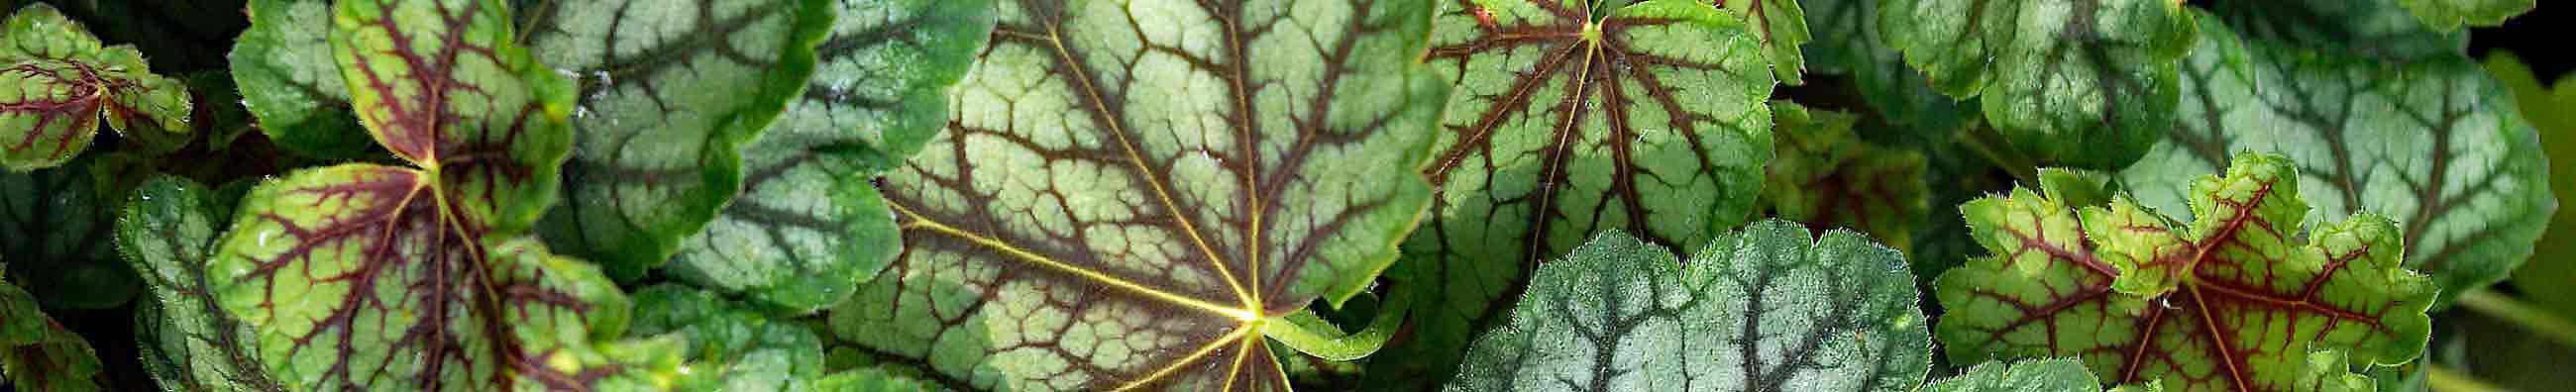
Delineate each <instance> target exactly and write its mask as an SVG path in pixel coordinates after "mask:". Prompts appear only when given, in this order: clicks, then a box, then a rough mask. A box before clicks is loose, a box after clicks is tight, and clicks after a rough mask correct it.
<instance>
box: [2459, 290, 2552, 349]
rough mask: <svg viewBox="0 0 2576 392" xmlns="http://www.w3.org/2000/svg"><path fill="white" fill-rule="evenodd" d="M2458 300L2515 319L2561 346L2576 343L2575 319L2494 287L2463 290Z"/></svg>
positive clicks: (2489, 313)
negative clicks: (2505, 293) (2515, 297)
mask: <svg viewBox="0 0 2576 392" xmlns="http://www.w3.org/2000/svg"><path fill="white" fill-rule="evenodd" d="M2459 304H2460V307H2462V308H2467V309H2469V310H2472V311H2476V312H2478V313H2483V314H2486V315H2487V316H2489V317H2494V318H2495V319H2497V320H2503V321H2505V322H2508V323H2513V324H2514V325H2515V326H2519V327H2522V329H2523V330H2524V331H2526V332H2531V333H2533V334H2537V335H2540V337H2541V338H2543V339H2549V340H2550V341H2553V342H2558V344H2559V345H2560V346H2564V347H2576V322H2570V321H2568V319H2567V318H2566V317H2565V316H2561V315H2558V314H2555V313H2551V312H2549V311H2548V310H2542V309H2540V308H2539V307H2535V306H2531V304H2527V303H2523V302H2522V300H2518V299H2514V298H2513V297H2510V296H2506V295H2504V294H2503V293H2497V292H2495V290H2490V289H2477V290H2470V291H2469V292H2467V293H2461V294H2460V298H2459Z"/></svg>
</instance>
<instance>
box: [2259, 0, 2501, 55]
mask: <svg viewBox="0 0 2576 392" xmlns="http://www.w3.org/2000/svg"><path fill="white" fill-rule="evenodd" d="M2398 1H2401V0H2280V1H2228V2H2217V3H2214V4H2210V5H2209V7H2210V8H2209V9H2210V11H2211V12H2210V15H2214V16H2216V17H2217V18H2218V19H2220V20H2223V21H2225V22H2226V24H2227V26H2228V27H2230V28H2234V29H2235V30H2236V32H2237V33H2239V34H2243V35H2245V36H2248V37H2254V38H2258V39H2265V40H2273V41H2279V42H2282V43H2284V44H2286V45H2288V46H2293V47H2301V48H2312V49H2327V50H2333V51H2341V52H2348V53H2351V54H2355V55H2360V56H2364V57H2370V58H2378V59H2388V60H2402V61H2411V60H2417V59H2425V58H2450V57H2458V56H2459V55H2460V54H2461V53H2463V52H2466V51H2467V50H2468V47H2469V34H2468V32H2467V31H2436V30H2434V29H2433V28H2432V27H2430V26H2426V25H2425V24H2424V23H2423V22H2421V21H2418V20H2416V19H2415V17H2414V16H2413V14H2411V13H2409V12H2406V9H2405V8H2401V7H2399V6H2398V5H2397V2H2398Z"/></svg>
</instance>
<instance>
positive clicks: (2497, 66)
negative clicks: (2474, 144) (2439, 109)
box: [2486, 52, 2576, 318]
mask: <svg viewBox="0 0 2576 392" xmlns="http://www.w3.org/2000/svg"><path fill="white" fill-rule="evenodd" d="M2486 70H2487V74H2488V75H2490V76H2493V77H2495V80H2496V82H2497V83H2498V84H2501V85H2503V87H2504V89H2505V91H2510V92H2512V93H2513V100H2514V106H2515V107H2517V108H2520V109H2521V114H2522V118H2523V119H2524V120H2525V121H2529V122H2530V123H2531V125H2532V128H2533V129H2535V130H2537V131H2539V134H2540V148H2541V150H2542V151H2546V152H2547V153H2546V154H2543V155H2545V156H2547V157H2549V158H2550V159H2549V191H2550V194H2552V195H2571V196H2576V78H2569V77H2566V76H2560V77H2559V78H2558V81H2557V82H2556V83H2554V84H2553V86H2555V87H2544V86H2542V85H2541V84H2540V77H2539V76H2536V75H2532V73H2531V68H2530V67H2526V66H2523V65H2522V61H2521V60H2519V59H2515V58H2514V57H2513V55H2512V54H2510V53H2503V52H2496V54H2491V55H2488V56H2487V61H2486ZM2548 225H2549V227H2550V228H2549V229H2548V231H2547V232H2545V233H2542V234H2541V236H2540V241H2539V242H2538V243H2537V244H2536V245H2537V248H2536V249H2534V250H2533V251H2532V254H2535V255H2576V209H2568V208H2561V209H2559V210H2558V212H2557V213H2556V214H2552V215H2551V216H2550V218H2549V224H2548ZM2567 282H2576V259H2571V258H2567V257H2533V258H2532V259H2531V260H2530V261H2529V262H2525V263H2523V264H2522V267H2520V268H2516V269H2514V271H2513V288H2514V289H2516V290H2520V291H2522V293H2523V298H2525V299H2529V300H2530V301H2531V302H2532V303H2533V304H2536V305H2540V306H2543V307H2546V308H2548V309H2550V310H2552V311H2555V312H2556V313H2557V314H2559V315H2561V316H2566V317H2570V318H2576V285H2570V284H2567Z"/></svg>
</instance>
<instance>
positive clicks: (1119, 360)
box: [833, 0, 1446, 391]
mask: <svg viewBox="0 0 2576 392" xmlns="http://www.w3.org/2000/svg"><path fill="white" fill-rule="evenodd" d="M1430 6H1431V4H1428V3H1423V2H1383V1H1322V2H1317V1H1301V2H1287V1H1252V2H1248V3H1245V4H1225V5H1217V6H1202V5H1187V4H1168V3H1141V2H1139V3H1129V2H1122V1H1070V2H1065V1H1038V0H1028V1H1006V2H1004V4H1001V5H1000V7H999V8H1000V10H999V11H998V12H997V14H998V15H1000V16H1001V17H1000V20H999V22H998V26H997V27H996V28H995V31H994V32H993V33H992V42H991V43H990V44H989V45H988V46H986V47H985V48H983V49H982V51H981V52H980V57H979V58H978V63H977V64H976V65H975V67H974V68H973V69H971V70H969V71H968V73H967V74H966V75H965V76H964V80H963V81H962V82H961V83H960V84H959V85H958V87H956V90H955V92H954V96H953V99H954V100H955V102H957V105H958V106H957V114H956V117H955V118H954V119H952V120H951V121H949V122H948V126H947V128H946V129H945V130H944V132H943V133H941V134H940V135H938V137H936V138H934V139H931V140H930V142H929V144H928V145H927V146H926V147H925V148H923V149H922V150H921V151H922V153H921V156H920V157H917V158H915V159H913V160H912V161H911V162H910V163H909V164H908V165H906V166H903V167H901V168H898V169H897V170H895V171H894V172H893V173H891V174H890V175H889V176H888V178H886V179H885V180H883V190H884V194H885V198H886V200H887V202H888V204H889V205H890V207H891V208H893V209H894V210H895V211H896V214H895V216H896V222H897V223H898V224H900V225H901V227H902V228H903V243H904V250H903V253H902V255H901V256H899V257H898V258H897V259H896V260H895V261H894V263H893V264H892V266H891V267H890V269H889V270H887V271H886V272H884V273H881V274H878V275H877V276H876V277H875V279H873V280H871V281H869V282H867V283H864V284H863V285H862V287H861V290H860V293H859V295H858V297H857V298H854V299H852V300H849V301H846V302H843V304H844V306H843V307H842V308H841V309H838V310H836V311H835V312H834V314H833V318H834V320H833V321H834V324H835V325H834V327H835V329H836V332H837V334H838V335H840V336H841V337H842V338H844V339H851V340H854V341H857V342H859V343H861V344H862V345H863V346H867V347H868V348H870V349H873V350H878V351H880V352H881V353H882V354H886V355H888V356H891V357H896V358H903V359H905V360H908V361H913V362H919V363H925V364H927V365H928V367H931V368H934V369H937V370H939V371H941V373H943V374H944V375H945V377H949V378H952V379H960V380H967V381H968V382H970V383H972V384H974V385H975V386H978V387H985V388H1009V389H1013V390H1023V391H1029V390H1037V391H1044V390H1075V389H1086V390H1091V389H1096V390H1108V389H1143V390H1184V391H1214V390H1260V391H1277V390H1285V389H1286V388H1287V385H1286V380H1285V379H1284V376H1283V375H1282V374H1281V373H1280V370H1279V369H1278V367H1277V365H1276V359H1275V357H1273V356H1272V353H1271V352H1270V351H1269V348H1268V345H1267V344H1265V343H1264V342H1263V338H1262V337H1261V335H1260V333H1258V331H1260V326H1261V325H1262V323H1265V322H1275V321H1264V319H1265V318H1268V317H1270V316H1276V315H1285V314H1288V313H1291V312H1294V311H1296V310H1298V309H1301V308H1304V307H1305V306H1306V305H1307V304H1308V303H1310V302H1313V301H1314V300H1316V299H1324V300H1326V302H1330V303H1339V302H1340V301H1341V300H1343V299H1347V298H1349V297H1351V296H1352V295H1354V294H1356V293H1357V292H1358V291H1359V290H1361V289H1363V288H1365V287H1366V286H1367V284H1369V283H1370V282H1371V281H1372V280H1373V279H1374V278H1375V277H1376V275H1377V273H1378V272H1379V271H1382V270H1383V269H1384V268H1386V266H1387V265H1388V263H1390V262H1392V261H1393V260H1394V256H1395V252H1394V249H1393V246H1394V244H1395V242H1396V241H1397V240H1398V239H1399V238H1400V236H1401V234H1402V233H1404V232H1406V231H1407V230H1408V229H1409V228H1410V227H1411V224H1412V223H1413V222H1414V221H1415V220H1416V219H1417V218H1418V217H1419V216H1420V214H1421V213H1422V211H1423V208H1424V207H1425V206H1426V205H1427V204H1428V199H1429V196H1428V195H1429V186H1428V185H1426V184H1424V183H1423V182H1422V181H1420V180H1416V179H1415V178H1418V177H1414V176H1412V175H1411V174H1412V173H1413V172H1414V171H1415V170H1419V169H1420V167H1421V164H1422V163H1423V162H1424V161H1425V160H1426V159H1427V155H1428V153H1427V152H1426V149H1427V146H1428V144H1429V143H1430V140H1429V139H1430V138H1429V136H1430V135H1431V134H1432V132H1433V131H1432V130H1431V129H1429V128H1428V127H1429V126H1430V124H1433V123H1434V122H1435V121H1437V120H1438V118H1437V116H1438V115H1439V113H1440V105H1441V104H1442V103H1443V102H1444V100H1445V98H1446V95H1445V91H1446V89H1445V88H1444V87H1443V84H1444V83H1443V82H1442V81H1440V80H1439V78H1438V77H1437V76H1436V75H1434V74H1432V73H1431V72H1430V69H1428V68H1426V67H1422V66H1421V65H1420V64H1418V63H1415V62H1414V60H1415V59H1416V58H1418V56H1419V55H1420V53H1421V47H1420V46H1419V45H1420V43H1419V42H1418V41H1419V39H1420V37H1422V36H1423V34H1426V33H1428V30H1429V29H1428V22H1429V17H1430V12H1431V10H1430V9H1429V7H1430ZM865 335H874V336H865ZM981 343H989V344H981Z"/></svg>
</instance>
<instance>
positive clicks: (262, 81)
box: [230, 0, 375, 158]
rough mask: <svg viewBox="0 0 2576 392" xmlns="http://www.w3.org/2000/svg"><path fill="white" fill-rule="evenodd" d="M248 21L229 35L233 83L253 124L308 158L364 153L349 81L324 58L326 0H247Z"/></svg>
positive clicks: (364, 143)
mask: <svg viewBox="0 0 2576 392" xmlns="http://www.w3.org/2000/svg"><path fill="white" fill-rule="evenodd" d="M248 12H249V13H250V21H251V22H250V29H248V30H244V31H242V35H241V39H239V40H237V41H234V43H233V52H232V55H231V59H232V61H231V62H230V64H231V65H232V74H233V83H234V84H238V85H241V87H242V89H241V94H242V105H243V106H247V107H249V108H250V112H251V114H252V115H253V116H255V117H258V118H259V130H260V132H262V133H266V134H267V135H268V139H269V140H270V141H272V142H275V143H277V146H278V147H282V148H284V149H285V150H286V151H289V152H293V153H296V154H301V155H305V156H310V157H315V158H354V157H361V156H365V155H367V153H368V152H369V149H370V148H371V147H374V146H375V143H374V142H372V141H370V140H368V138H367V134H366V133H364V132H360V131H359V127H358V119H357V117H355V116H353V115H352V114H351V113H350V112H349V87H348V84H346V83H344V82H343V81H342V80H341V78H340V74H339V73H338V68H335V67H334V65H335V63H333V62H332V60H331V45H330V43H329V39H328V37H330V35H331V23H332V22H331V2H330V1H326V0H250V4H249V11H248Z"/></svg>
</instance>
